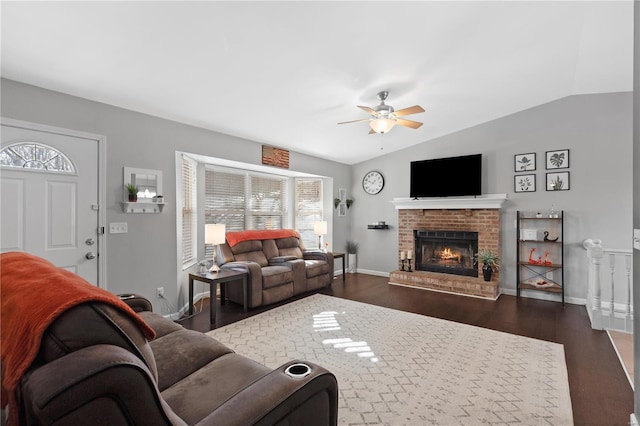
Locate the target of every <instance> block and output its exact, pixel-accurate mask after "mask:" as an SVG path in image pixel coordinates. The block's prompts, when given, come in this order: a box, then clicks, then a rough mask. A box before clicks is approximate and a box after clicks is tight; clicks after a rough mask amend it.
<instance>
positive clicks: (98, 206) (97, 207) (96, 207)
mask: <svg viewBox="0 0 640 426" xmlns="http://www.w3.org/2000/svg"><path fill="white" fill-rule="evenodd" d="M91 210H95V211H99V210H100V204H91Z"/></svg>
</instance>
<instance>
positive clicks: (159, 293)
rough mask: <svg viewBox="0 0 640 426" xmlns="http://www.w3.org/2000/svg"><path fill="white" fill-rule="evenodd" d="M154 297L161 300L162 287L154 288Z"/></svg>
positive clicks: (162, 295) (162, 294)
mask: <svg viewBox="0 0 640 426" xmlns="http://www.w3.org/2000/svg"><path fill="white" fill-rule="evenodd" d="M156 297H157V298H162V297H164V287H158V288H156Z"/></svg>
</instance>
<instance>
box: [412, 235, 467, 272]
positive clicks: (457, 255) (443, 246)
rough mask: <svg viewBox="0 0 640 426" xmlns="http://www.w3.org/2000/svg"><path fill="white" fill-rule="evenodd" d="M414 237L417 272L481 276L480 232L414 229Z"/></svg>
mask: <svg viewBox="0 0 640 426" xmlns="http://www.w3.org/2000/svg"><path fill="white" fill-rule="evenodd" d="M413 237H414V240H415V253H416V256H415V258H416V259H415V269H416V270H421V271H431V272H442V273H445V274H455V275H464V276H469V277H477V276H478V267H477V265H476V264H475V263H474V259H473V258H474V255H475V253H477V252H478V233H477V232H466V231H429V230H415V231H413Z"/></svg>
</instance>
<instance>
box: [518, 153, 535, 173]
mask: <svg viewBox="0 0 640 426" xmlns="http://www.w3.org/2000/svg"><path fill="white" fill-rule="evenodd" d="M513 168H514V171H515V172H531V171H534V170H535V169H536V154H535V153H533V152H532V153H529V154H516V155H514V166H513Z"/></svg>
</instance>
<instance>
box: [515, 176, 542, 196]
mask: <svg viewBox="0 0 640 426" xmlns="http://www.w3.org/2000/svg"><path fill="white" fill-rule="evenodd" d="M513 189H514V192H536V175H535V174H533V173H532V174H528V175H515V176H514V177H513Z"/></svg>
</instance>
